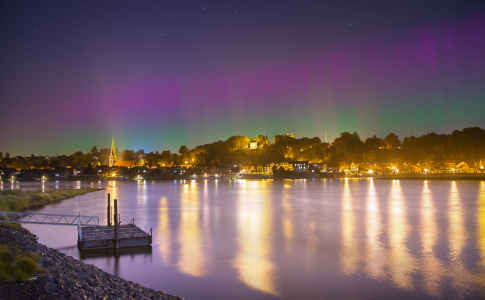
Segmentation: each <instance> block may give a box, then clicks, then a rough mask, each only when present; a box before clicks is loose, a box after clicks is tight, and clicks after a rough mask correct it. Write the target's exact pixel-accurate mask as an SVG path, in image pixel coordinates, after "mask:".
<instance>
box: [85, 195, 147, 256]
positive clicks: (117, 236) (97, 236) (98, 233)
mask: <svg viewBox="0 0 485 300" xmlns="http://www.w3.org/2000/svg"><path fill="white" fill-rule="evenodd" d="M113 202H114V214H112V213H111V205H110V204H111V203H110V195H109V194H108V207H107V220H108V224H107V226H81V223H79V225H78V242H77V245H78V248H79V249H80V250H98V249H118V248H123V247H137V246H150V245H151V244H152V230H151V229H150V231H148V232H145V231H144V230H143V229H141V228H139V227H137V226H136V225H135V219H133V220H132V222H133V223H131V222H130V223H129V224H126V225H121V221H119V220H120V215H119V214H118V200H116V199H115V200H114V201H113ZM111 217H113V219H114V220H113V225H111V223H112V222H111Z"/></svg>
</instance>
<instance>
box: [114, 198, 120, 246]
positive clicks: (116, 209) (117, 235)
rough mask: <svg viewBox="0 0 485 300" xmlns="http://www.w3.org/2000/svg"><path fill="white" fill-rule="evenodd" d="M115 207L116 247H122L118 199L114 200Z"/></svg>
mask: <svg viewBox="0 0 485 300" xmlns="http://www.w3.org/2000/svg"><path fill="white" fill-rule="evenodd" d="M113 202H114V207H115V215H114V222H115V248H119V247H120V229H119V226H120V224H119V220H118V200H117V199H115V200H114V201H113Z"/></svg>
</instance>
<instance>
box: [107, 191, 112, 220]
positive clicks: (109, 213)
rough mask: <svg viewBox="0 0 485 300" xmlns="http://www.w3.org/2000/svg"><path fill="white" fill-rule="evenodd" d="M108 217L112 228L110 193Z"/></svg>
mask: <svg viewBox="0 0 485 300" xmlns="http://www.w3.org/2000/svg"><path fill="white" fill-rule="evenodd" d="M107 215H108V226H111V201H110V200H109V193H108V210H107Z"/></svg>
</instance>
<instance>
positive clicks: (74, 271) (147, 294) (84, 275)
mask: <svg viewBox="0 0 485 300" xmlns="http://www.w3.org/2000/svg"><path fill="white" fill-rule="evenodd" d="M0 244H1V245H2V246H3V247H6V248H9V249H10V250H11V251H12V252H13V253H15V252H18V253H20V254H21V255H22V254H27V253H29V252H32V253H35V254H37V255H38V256H39V258H40V262H39V268H41V269H42V272H38V273H37V274H36V275H35V276H34V277H33V278H31V280H30V281H29V282H17V281H14V280H3V281H0V300H10V299H12V300H13V299H73V300H74V299H181V298H179V297H176V296H172V295H168V294H165V293H164V292H160V291H155V290H154V289H149V288H146V287H143V286H141V285H140V284H138V283H134V282H132V281H128V280H125V279H122V278H120V277H117V276H114V275H111V274H109V273H106V272H104V271H103V270H101V269H99V268H97V267H95V266H93V265H89V264H85V263H83V262H80V261H78V260H76V259H74V258H72V257H70V256H68V255H65V254H63V253H60V252H58V251H57V250H55V249H52V248H49V247H47V246H45V245H43V244H39V243H38V242H37V237H36V236H35V235H33V234H31V233H30V232H29V231H28V230H26V229H23V228H20V227H15V226H8V225H0Z"/></svg>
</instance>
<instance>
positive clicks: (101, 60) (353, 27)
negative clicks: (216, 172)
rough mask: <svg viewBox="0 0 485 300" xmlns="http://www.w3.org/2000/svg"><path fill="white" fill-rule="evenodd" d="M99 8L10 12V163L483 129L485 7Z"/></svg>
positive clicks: (246, 4) (6, 126)
mask: <svg viewBox="0 0 485 300" xmlns="http://www.w3.org/2000/svg"><path fill="white" fill-rule="evenodd" d="M98 2H99V1H83V2H81V1H69V3H67V2H65V1H52V2H49V4H47V3H40V2H36V1H14V2H11V3H3V4H2V7H1V15H0V20H1V25H0V38H1V40H2V45H3V46H2V47H1V48H0V54H1V57H2V67H1V70H0V76H1V80H0V99H1V118H0V126H1V128H2V130H1V131H0V151H3V152H4V153H5V152H10V153H11V154H13V155H30V154H31V153H35V154H37V155H57V154H68V153H72V152H74V151H78V150H81V151H84V152H87V151H89V150H90V149H91V147H92V146H94V145H96V146H98V148H107V147H109V146H110V142H111V136H112V135H114V136H115V140H116V143H117V146H118V147H119V149H120V150H122V149H134V150H138V149H145V151H148V152H149V151H157V150H158V151H161V150H164V149H170V150H172V151H174V150H178V148H179V147H180V146H181V145H184V144H185V145H187V146H188V147H189V148H191V147H195V146H197V145H199V144H205V143H211V142H214V141H216V140H220V139H227V138H228V137H229V136H232V135H247V136H252V137H256V136H257V135H258V134H263V135H268V137H270V139H271V137H272V136H273V135H275V134H280V133H283V132H293V133H295V136H297V137H302V136H308V137H314V136H319V137H320V138H321V139H322V140H324V136H325V130H327V132H328V138H329V141H332V140H333V139H334V138H335V137H337V136H338V135H339V133H340V132H343V131H350V132H353V131H357V132H358V133H359V134H360V135H361V137H363V138H365V137H369V136H371V135H374V134H376V135H378V136H381V137H384V136H385V135H387V134H388V133H389V132H395V133H396V134H397V135H399V136H400V137H404V136H409V135H422V134H425V133H428V132H432V131H433V132H437V133H451V131H452V130H455V129H462V128H464V127H473V126H478V127H482V128H483V127H485V116H484V114H485V54H484V53H485V11H484V9H485V4H484V3H483V1H460V2H459V3H458V2H453V1H437V2H439V3H435V2H436V1H435V2H433V1H424V2H422V3H409V2H406V1H347V2H346V3H343V4H342V3H341V4H339V5H337V4H335V3H333V4H330V3H327V2H325V1H321V2H318V3H314V1H183V2H181V1H172V2H168V1H121V3H108V2H103V3H98ZM388 2H392V3H388Z"/></svg>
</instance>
